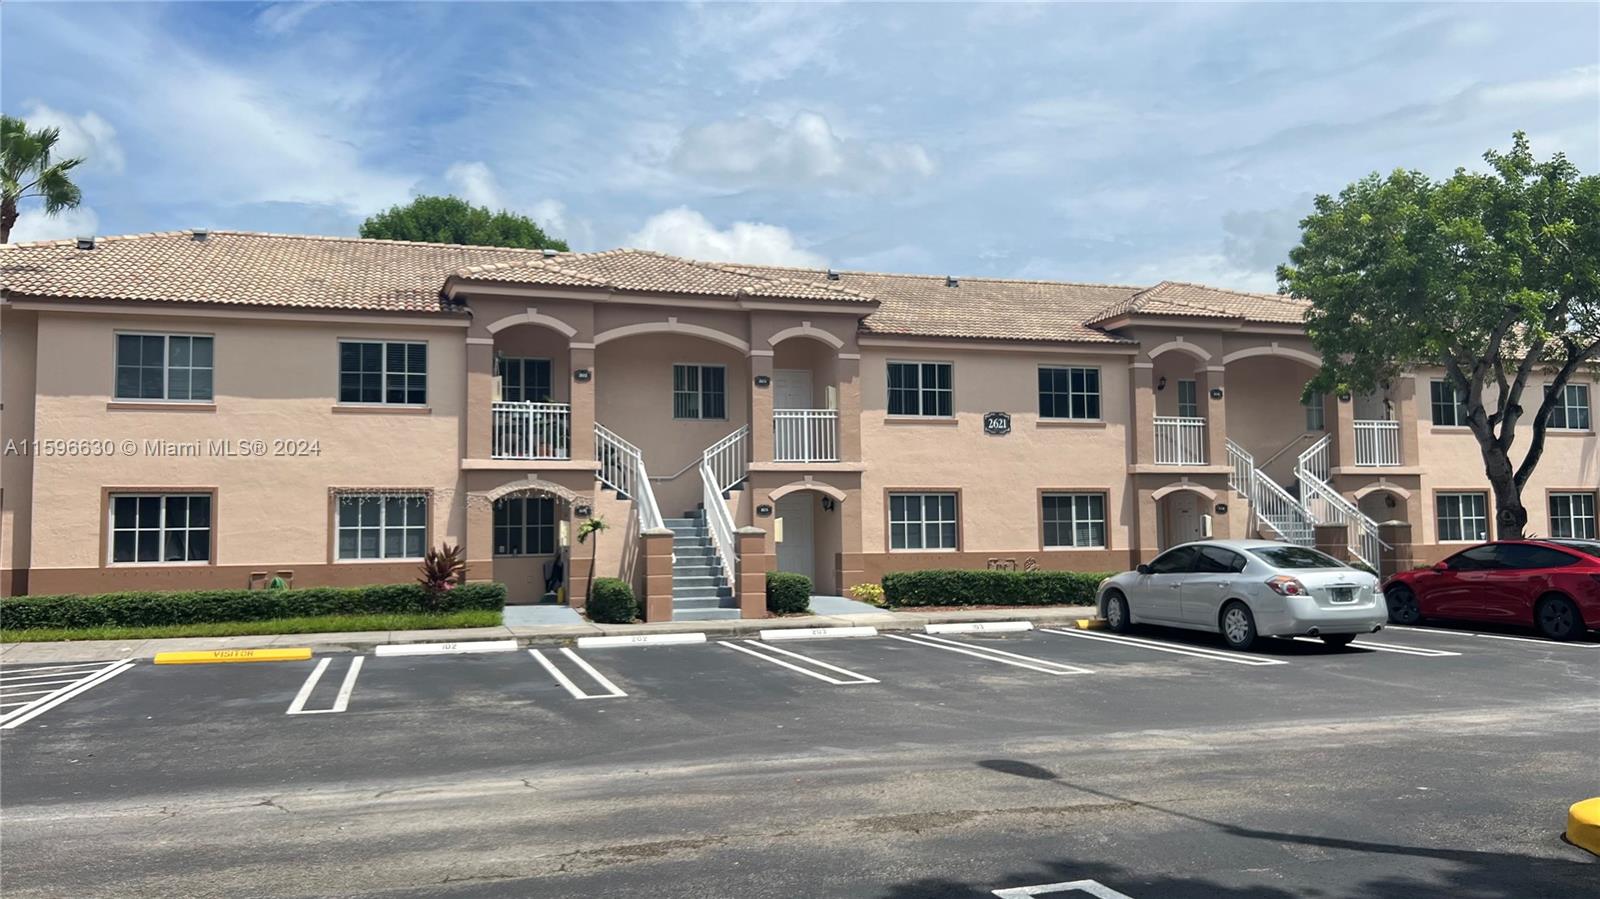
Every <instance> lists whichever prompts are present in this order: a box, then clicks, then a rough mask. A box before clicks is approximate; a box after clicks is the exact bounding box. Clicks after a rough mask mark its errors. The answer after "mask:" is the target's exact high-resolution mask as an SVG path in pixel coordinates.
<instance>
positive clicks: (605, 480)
mask: <svg viewBox="0 0 1600 899" xmlns="http://www.w3.org/2000/svg"><path fill="white" fill-rule="evenodd" d="M594 455H595V461H596V462H597V463H598V464H597V466H596V471H597V477H598V478H599V479H600V483H602V484H605V485H606V486H607V487H610V488H611V489H613V490H615V491H617V493H618V494H619V495H622V496H626V497H629V498H631V499H632V500H633V501H634V503H635V505H636V506H637V508H638V509H639V530H641V531H648V530H651V529H654V528H659V527H664V526H665V523H664V522H663V520H662V518H661V507H660V506H659V505H657V504H656V493H655V491H654V490H652V489H651V488H650V473H649V472H648V471H646V470H645V467H644V453H643V452H642V451H641V450H640V449H639V448H638V447H637V446H634V445H633V444H632V443H629V442H628V441H627V440H626V439H624V438H623V437H622V435H621V434H618V433H617V432H615V431H613V430H611V429H610V428H608V427H606V426H605V425H603V424H601V423H599V422H595V423H594Z"/></svg>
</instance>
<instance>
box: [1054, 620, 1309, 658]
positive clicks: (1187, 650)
mask: <svg viewBox="0 0 1600 899" xmlns="http://www.w3.org/2000/svg"><path fill="white" fill-rule="evenodd" d="M1039 630H1041V631H1043V632H1044V633H1047V634H1060V635H1061V636H1063V637H1078V638H1080V639H1084V640H1100V641H1102V642H1105V643H1121V644H1123V645H1124V646H1133V647H1136V648H1139V649H1150V650H1154V651H1156V652H1170V653H1173V654H1176V655H1180V656H1193V657H1194V658H1197V659H1209V660H1211V661H1213V662H1232V663H1233V664H1235V665H1253V666H1256V667H1261V666H1264V665H1287V664H1289V663H1288V662H1285V661H1284V660H1283V659H1268V658H1261V657H1258V656H1247V655H1244V654H1242V653H1236V652H1226V651H1224V650H1221V649H1207V648H1205V647H1203V646H1173V645H1172V644H1170V643H1162V642H1160V641H1157V640H1146V639H1144V638H1143V637H1126V636H1123V635H1121V634H1102V633H1097V632H1095V631H1065V630H1057V629H1055V628H1053V627H1042V628H1039Z"/></svg>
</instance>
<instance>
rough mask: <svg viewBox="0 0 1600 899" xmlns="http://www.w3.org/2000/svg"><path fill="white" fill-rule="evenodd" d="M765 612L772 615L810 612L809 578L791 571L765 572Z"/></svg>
mask: <svg viewBox="0 0 1600 899" xmlns="http://www.w3.org/2000/svg"><path fill="white" fill-rule="evenodd" d="M767 611H769V612H771V613H772V614H774V615H803V614H805V613H806V612H809V611H811V578H808V577H806V576H805V575H803V574H795V573H794V572H792V571H769V572H767Z"/></svg>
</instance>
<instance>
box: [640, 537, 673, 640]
mask: <svg viewBox="0 0 1600 899" xmlns="http://www.w3.org/2000/svg"><path fill="white" fill-rule="evenodd" d="M639 541H640V545H639V558H640V559H642V560H643V562H644V595H643V596H641V597H639V617H641V618H643V619H644V620H645V621H650V622H655V621H671V620H672V541H673V534H672V531H671V530H670V529H668V528H651V529H650V530H648V531H644V532H643V533H641V534H640V535H639Z"/></svg>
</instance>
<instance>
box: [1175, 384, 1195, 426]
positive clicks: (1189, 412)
mask: <svg viewBox="0 0 1600 899" xmlns="http://www.w3.org/2000/svg"><path fill="white" fill-rule="evenodd" d="M1184 385H1188V387H1189V399H1188V400H1187V401H1185V400H1184V398H1183V388H1184ZM1178 417H1179V418H1199V417H1200V382H1199V381H1198V380H1196V379H1194V378H1179V379H1178Z"/></svg>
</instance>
